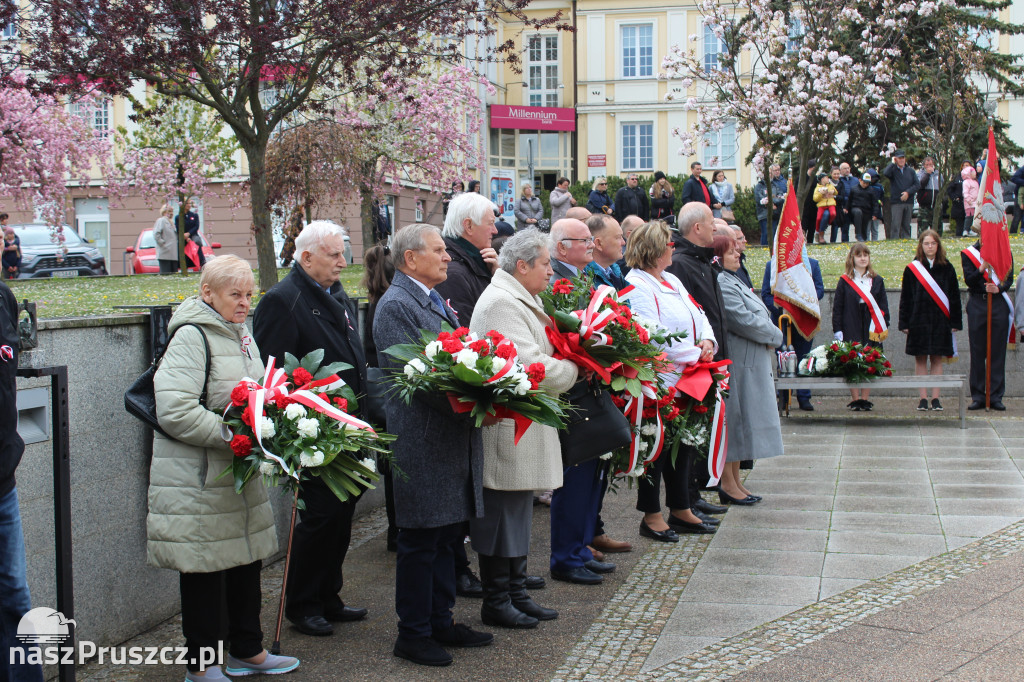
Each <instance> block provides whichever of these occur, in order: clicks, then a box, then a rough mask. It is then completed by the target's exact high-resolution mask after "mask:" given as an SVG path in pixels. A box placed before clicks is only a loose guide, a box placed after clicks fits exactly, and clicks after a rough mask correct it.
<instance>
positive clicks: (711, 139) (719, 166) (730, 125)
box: [701, 119, 739, 170]
mask: <svg viewBox="0 0 1024 682" xmlns="http://www.w3.org/2000/svg"><path fill="white" fill-rule="evenodd" d="M725 130H731V131H732V155H731V157H730V158H726V157H724V156H723V155H722V132H723V131H725ZM738 154H739V134H738V133H737V132H736V121H734V120H731V119H730V120H728V121H725V122H724V123H723V125H722V129H721V130H713V131H711V132H709V133H708V134H707V135H705V136H704V146H703V154H702V161H701V165H702V166H703V167H704V169H705V170H735V169H736V168H737V165H736V157H737V155H738ZM716 156H717V157H718V163H714V164H713V163H711V159H714V158H715V157H716Z"/></svg>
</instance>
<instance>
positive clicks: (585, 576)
mask: <svg viewBox="0 0 1024 682" xmlns="http://www.w3.org/2000/svg"><path fill="white" fill-rule="evenodd" d="M551 577H552V578H554V579H555V580H561V581H562V582H566V583H576V584H577V585H597V584H599V583H602V582H604V576H601V575H598V574H597V573H594V572H593V571H591V570H590V569H589V568H587V567H586V566H577V567H576V568H574V569H572V570H571V571H556V570H554V569H551Z"/></svg>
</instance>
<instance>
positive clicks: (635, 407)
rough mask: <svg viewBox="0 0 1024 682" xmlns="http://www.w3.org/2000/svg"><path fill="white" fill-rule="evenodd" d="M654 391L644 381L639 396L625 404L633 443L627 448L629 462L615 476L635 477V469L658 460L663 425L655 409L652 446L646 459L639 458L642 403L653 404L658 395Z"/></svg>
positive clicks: (649, 384)
mask: <svg viewBox="0 0 1024 682" xmlns="http://www.w3.org/2000/svg"><path fill="white" fill-rule="evenodd" d="M654 389H655V385H654V383H653V382H650V381H645V382H643V383H642V384H641V385H640V396H639V397H636V398H633V397H631V398H630V399H629V402H628V403H626V407H625V409H624V410H623V414H625V415H626V419H628V420H629V421H630V422H632V424H633V442H632V443H631V444H630V447H629V462H628V463H627V465H626V468H625V469H624V470H622V471H616V472H615V473H616V475H625V476H635V475H636V470H637V468H638V467H639V468H643V467H646V466H647V465H648V464H650V463H651V462H653V461H655V460H656V459H658V457H659V456H660V455H661V450H662V448H663V447H664V446H665V425H664V424H663V423H662V421H661V411H660V410H657V409H656V410H655V411H654V414H655V417H654V418H655V426H656V427H657V431H656V432H655V440H654V444H653V446H652V447H651V449H650V452H649V453H648V455H647V456H646V457H643V458H641V456H640V444H641V443H642V442H643V439H642V438H640V435H641V434H640V425H641V423H642V421H643V414H644V401H645V400H653V401H655V403H656V402H657V401H658V394H657V393H656V392H655V390H654Z"/></svg>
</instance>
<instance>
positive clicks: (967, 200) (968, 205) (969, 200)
mask: <svg viewBox="0 0 1024 682" xmlns="http://www.w3.org/2000/svg"><path fill="white" fill-rule="evenodd" d="M960 177H961V178H963V181H964V213H965V214H966V215H967V217H966V218H965V219H964V233H965V234H966V233H968V232H970V231H971V229H972V228H971V225H973V224H974V204H975V202H977V201H978V190H979V189H981V186H980V185H978V181H977V180H976V178H977V177H978V173H977V172H976V171H975V170H974V168H973V167H971V166H967V167H966V168H964V169H963V170H961V171H960Z"/></svg>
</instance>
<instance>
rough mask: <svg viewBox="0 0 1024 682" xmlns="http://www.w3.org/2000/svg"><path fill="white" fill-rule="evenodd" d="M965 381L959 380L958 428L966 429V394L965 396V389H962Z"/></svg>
mask: <svg viewBox="0 0 1024 682" xmlns="http://www.w3.org/2000/svg"><path fill="white" fill-rule="evenodd" d="M966 383H967V380H966V379H965V380H964V381H961V382H960V428H961V429H966V428H967V396H966V390H965V389H964V384H966Z"/></svg>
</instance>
